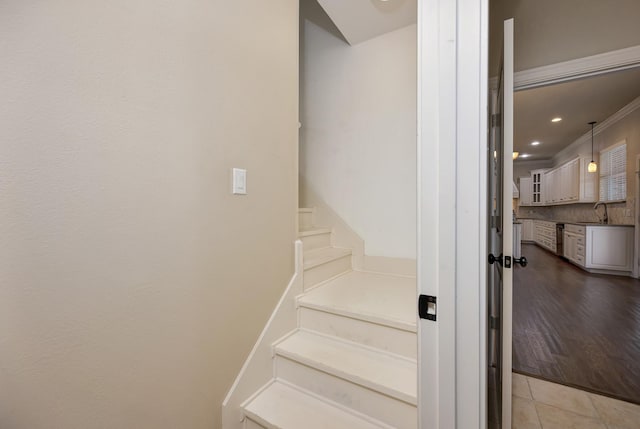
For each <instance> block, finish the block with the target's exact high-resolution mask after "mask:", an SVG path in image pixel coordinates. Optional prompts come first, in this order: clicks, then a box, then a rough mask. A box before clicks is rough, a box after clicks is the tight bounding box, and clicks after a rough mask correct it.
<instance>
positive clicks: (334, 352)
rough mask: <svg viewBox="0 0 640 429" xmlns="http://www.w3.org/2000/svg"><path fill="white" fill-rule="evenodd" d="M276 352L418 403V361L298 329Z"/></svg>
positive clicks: (279, 345) (281, 343)
mask: <svg viewBox="0 0 640 429" xmlns="http://www.w3.org/2000/svg"><path fill="white" fill-rule="evenodd" d="M275 351H276V354H278V355H280V356H284V357H287V358H289V359H292V360H295V361H298V362H300V363H302V364H305V365H308V366H311V367H313V368H316V369H319V370H321V371H324V372H327V373H329V374H332V375H335V376H337V377H340V378H343V379H346V380H349V381H351V382H353V383H356V384H359V385H361V386H364V387H367V388H369V389H372V390H376V391H379V392H381V393H383V394H385V395H388V396H391V397H394V398H397V399H400V400H402V401H405V402H407V403H410V404H413V405H415V404H416V396H417V393H416V392H417V385H416V383H417V365H416V362H415V361H412V360H410V359H406V358H402V357H400V356H395V355H392V354H389V353H384V352H381V351H376V350H374V349H371V348H368V347H364V346H361V345H358V344H356V343H352V342H348V341H343V340H340V339H338V338H336V337H329V336H325V335H318V334H315V333H313V332H311V331H305V330H298V331H296V333H295V334H293V335H291V336H289V337H288V338H286V339H285V340H284V341H282V342H280V343H279V344H277V345H276V347H275Z"/></svg>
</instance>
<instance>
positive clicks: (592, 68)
mask: <svg viewBox="0 0 640 429" xmlns="http://www.w3.org/2000/svg"><path fill="white" fill-rule="evenodd" d="M635 67H640V45H637V46H631V47H629V48H624V49H618V50H616V51H610V52H605V53H602V54H597V55H592V56H589V57H584V58H578V59H575V60H570V61H564V62H561V63H556V64H550V65H547V66H542V67H536V68H533V69H529V70H523V71H519V72H516V73H514V80H513V86H514V90H515V91H521V90H523V89H531V88H536V87H539V86H546V85H552V84H555V83H561V82H567V81H570V80H574V79H581V78H585V77H590V76H597V75H601V74H604V73H610V72H614V71H620V70H626V69H631V68H635ZM497 86H498V78H497V77H492V78H491V79H489V88H491V89H496V88H497Z"/></svg>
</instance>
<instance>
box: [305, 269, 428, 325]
mask: <svg viewBox="0 0 640 429" xmlns="http://www.w3.org/2000/svg"><path fill="white" fill-rule="evenodd" d="M298 304H299V305H300V306H302V307H307V308H313V309H317V310H322V311H327V312H330V313H335V314H340V315H344V316H349V317H353V318H356V319H361V320H366V321H369V322H373V323H378V324H382V325H386V326H392V327H395V328H398V329H404V330H407V331H411V332H416V279H415V278H412V277H401V276H395V275H391V274H379V273H369V272H362V271H351V272H349V273H346V274H343V275H341V276H340V277H337V278H335V279H333V280H330V281H329V282H327V283H325V284H323V285H322V286H320V287H318V288H315V289H313V290H311V291H310V292H309V293H307V294H305V295H304V296H302V297H300V298H299V299H298Z"/></svg>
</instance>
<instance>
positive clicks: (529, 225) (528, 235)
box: [520, 219, 535, 241]
mask: <svg viewBox="0 0 640 429" xmlns="http://www.w3.org/2000/svg"><path fill="white" fill-rule="evenodd" d="M520 222H522V241H535V233H534V232H535V230H534V228H533V219H522V220H520Z"/></svg>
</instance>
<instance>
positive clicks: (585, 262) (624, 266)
mask: <svg viewBox="0 0 640 429" xmlns="http://www.w3.org/2000/svg"><path fill="white" fill-rule="evenodd" d="M633 236H634V234H633V226H611V225H593V226H591V225H587V226H584V225H571V224H567V225H565V230H564V257H565V258H567V259H568V260H569V261H571V262H573V263H574V264H576V265H579V266H580V267H582V268H585V269H587V270H588V271H593V272H605V273H607V272H611V273H614V274H618V273H619V274H624V273H629V272H631V271H632V270H633V266H632V264H633Z"/></svg>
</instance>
